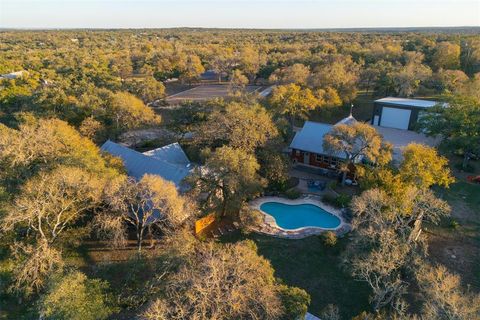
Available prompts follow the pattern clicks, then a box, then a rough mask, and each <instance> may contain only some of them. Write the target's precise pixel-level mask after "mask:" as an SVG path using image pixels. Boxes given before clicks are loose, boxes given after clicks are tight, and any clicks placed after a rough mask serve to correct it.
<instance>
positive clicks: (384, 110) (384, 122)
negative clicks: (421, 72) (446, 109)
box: [372, 97, 438, 130]
mask: <svg viewBox="0 0 480 320" xmlns="http://www.w3.org/2000/svg"><path fill="white" fill-rule="evenodd" d="M437 104H438V102H437V101H430V100H418V99H407V98H393V97H387V98H382V99H378V100H375V101H374V109H373V116H372V124H373V125H375V126H380V127H387V128H395V129H403V130H413V129H414V127H415V124H416V123H417V120H418V118H419V116H421V114H422V111H425V110H426V109H428V108H431V107H433V106H435V105H437Z"/></svg>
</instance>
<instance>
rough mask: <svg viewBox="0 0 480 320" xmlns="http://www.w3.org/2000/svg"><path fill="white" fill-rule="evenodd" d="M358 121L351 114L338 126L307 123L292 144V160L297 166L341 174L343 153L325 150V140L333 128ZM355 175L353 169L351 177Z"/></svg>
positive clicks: (343, 159)
mask: <svg viewBox="0 0 480 320" xmlns="http://www.w3.org/2000/svg"><path fill="white" fill-rule="evenodd" d="M355 122H357V120H356V119H355V118H354V117H353V116H352V115H351V114H350V115H349V116H348V117H346V118H344V119H342V120H340V121H339V122H337V123H336V124H334V125H332V124H327V123H319V122H313V121H306V122H305V124H304V125H303V128H302V129H301V130H300V131H298V132H297V133H296V134H295V137H294V138H293V140H292V143H291V144H290V158H291V159H292V160H293V163H294V164H295V165H300V166H304V167H310V168H312V169H317V170H318V171H323V172H328V171H329V172H332V173H334V174H339V173H340V167H341V164H342V162H344V161H345V159H346V156H345V154H343V153H337V154H331V153H328V152H326V151H325V150H323V138H324V136H325V135H326V134H327V133H329V132H330V131H331V130H332V128H333V127H334V126H336V125H339V124H346V125H350V124H353V123H355ZM352 175H353V169H352V172H351V174H349V176H352Z"/></svg>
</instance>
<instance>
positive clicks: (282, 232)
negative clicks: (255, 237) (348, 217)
mask: <svg viewBox="0 0 480 320" xmlns="http://www.w3.org/2000/svg"><path fill="white" fill-rule="evenodd" d="M266 202H278V203H283V204H288V205H299V204H312V205H315V206H318V207H320V208H321V209H323V210H325V211H327V212H328V213H330V214H332V215H334V216H336V217H337V218H339V219H340V224H339V225H338V226H337V227H336V228H330V229H329V228H321V227H303V228H298V229H294V230H286V229H283V228H281V227H280V226H278V225H277V222H276V221H275V218H274V217H272V216H271V215H269V214H268V213H266V212H264V211H263V210H261V209H260V206H261V205H262V204H264V203H266ZM249 205H250V207H251V208H252V209H255V210H258V211H260V212H261V213H262V214H263V225H262V226H259V228H258V229H257V230H256V231H257V232H259V233H263V234H267V235H270V236H274V237H279V238H287V239H303V238H306V237H310V236H314V235H319V234H321V233H323V232H326V231H333V232H335V233H336V234H337V235H338V236H342V235H344V234H345V233H347V232H349V231H350V230H351V229H352V227H351V225H350V224H348V223H347V222H346V221H345V219H344V218H343V216H342V212H341V210H339V209H336V208H333V207H331V206H329V205H327V204H325V203H323V202H322V201H321V199H320V197H318V196H312V195H305V196H303V197H301V198H299V199H295V200H290V199H285V198H280V197H261V198H258V199H255V200H253V201H251V202H250V203H249Z"/></svg>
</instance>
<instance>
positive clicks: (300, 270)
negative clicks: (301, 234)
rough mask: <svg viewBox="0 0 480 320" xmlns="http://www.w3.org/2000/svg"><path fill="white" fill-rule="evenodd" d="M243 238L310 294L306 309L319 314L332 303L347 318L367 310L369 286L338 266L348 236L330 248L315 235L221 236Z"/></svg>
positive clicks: (290, 281) (281, 275) (279, 273)
mask: <svg viewBox="0 0 480 320" xmlns="http://www.w3.org/2000/svg"><path fill="white" fill-rule="evenodd" d="M244 238H248V239H251V240H253V241H255V243H256V244H257V246H258V251H259V254H260V255H262V256H264V257H265V258H266V259H268V260H270V262H271V263H272V266H273V268H274V269H275V275H276V276H277V277H278V278H280V279H282V280H283V281H284V282H285V283H286V284H288V285H292V286H297V287H300V288H302V289H305V290H306V291H307V292H308V293H309V294H310V296H311V298H312V303H311V305H310V308H309V312H311V313H313V314H315V315H319V314H320V312H321V311H322V309H323V308H324V307H325V306H327V305H328V304H335V305H337V306H338V307H339V308H340V312H341V314H342V319H350V318H351V317H352V316H355V315H357V314H359V313H360V312H361V311H364V310H369V303H368V296H369V294H370V290H369V288H368V287H367V286H366V285H365V283H362V282H358V281H355V280H353V279H352V278H351V277H350V276H349V275H348V274H347V273H346V272H344V271H343V270H342V269H341V267H340V256H341V253H342V251H343V250H344V248H345V245H346V244H347V242H348V239H339V241H338V243H337V245H336V246H335V247H333V248H328V247H325V246H324V245H323V244H322V241H321V240H320V239H319V238H318V237H309V238H306V239H303V240H289V239H278V238H274V237H269V236H263V235H258V234H251V235H249V236H247V237H244V236H242V235H240V234H239V233H236V234H234V235H231V236H228V237H225V238H224V239H222V240H223V241H225V242H234V241H238V240H241V239H244Z"/></svg>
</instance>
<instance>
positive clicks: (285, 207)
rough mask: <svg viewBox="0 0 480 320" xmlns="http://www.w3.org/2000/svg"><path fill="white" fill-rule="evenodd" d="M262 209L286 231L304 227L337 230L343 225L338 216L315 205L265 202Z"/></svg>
mask: <svg viewBox="0 0 480 320" xmlns="http://www.w3.org/2000/svg"><path fill="white" fill-rule="evenodd" d="M260 209H261V210H262V211H263V212H266V213H268V214H269V215H271V216H272V217H273V218H275V221H276V222H277V225H278V226H279V227H280V228H282V229H286V230H294V229H299V228H303V227H320V228H336V227H338V226H339V225H340V223H341V221H340V219H339V218H338V217H337V216H335V215H333V214H331V213H330V212H328V211H325V210H323V209H322V208H320V207H318V206H316V205H313V204H293V205H290V204H284V203H279V202H265V203H263V204H261V205H260Z"/></svg>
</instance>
